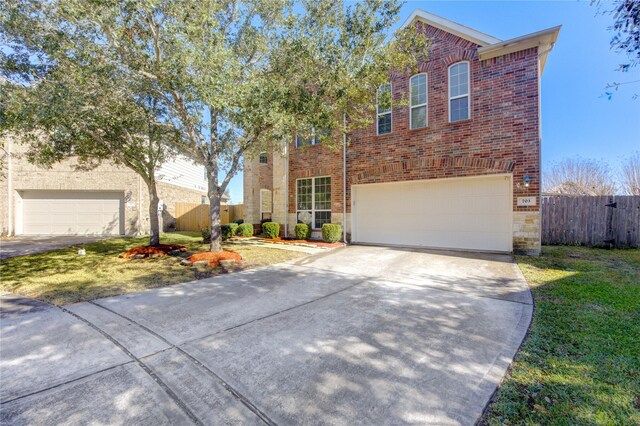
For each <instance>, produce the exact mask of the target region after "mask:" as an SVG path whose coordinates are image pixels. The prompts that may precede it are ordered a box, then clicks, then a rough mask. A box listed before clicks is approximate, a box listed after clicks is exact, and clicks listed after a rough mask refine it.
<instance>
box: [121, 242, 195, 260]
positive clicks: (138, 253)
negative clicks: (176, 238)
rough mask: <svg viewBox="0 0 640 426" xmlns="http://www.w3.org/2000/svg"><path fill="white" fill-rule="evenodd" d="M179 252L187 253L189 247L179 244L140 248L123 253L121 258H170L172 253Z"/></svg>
mask: <svg viewBox="0 0 640 426" xmlns="http://www.w3.org/2000/svg"><path fill="white" fill-rule="evenodd" d="M175 250H179V251H187V247H185V246H181V245H179V244H157V245H155V246H139V247H134V248H132V249H130V250H127V251H126V252H124V253H122V254H121V255H120V257H123V258H125V259H129V258H132V257H136V258H145V257H156V256H168V255H169V253H170V252H172V251H175Z"/></svg>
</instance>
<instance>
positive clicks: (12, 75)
mask: <svg viewBox="0 0 640 426" xmlns="http://www.w3.org/2000/svg"><path fill="white" fill-rule="evenodd" d="M48 6H50V5H38V4H34V3H29V2H23V3H14V4H11V5H9V4H5V5H4V6H3V7H2V9H1V13H2V15H1V21H0V33H1V34H2V38H3V42H4V44H5V50H3V52H2V54H1V56H0V60H1V62H0V65H1V70H2V74H3V76H4V77H5V78H4V79H3V80H2V82H1V86H2V93H1V94H0V105H1V106H2V108H1V113H0V131H3V132H16V133H18V134H19V135H20V136H21V137H20V141H21V142H23V143H27V144H28V145H29V149H28V152H27V158H28V159H29V161H30V162H32V163H35V164H38V165H41V166H45V167H51V166H53V164H55V163H56V162H59V161H62V160H64V159H69V158H74V159H76V160H77V163H76V164H77V168H78V169H80V170H89V169H92V168H94V167H96V166H97V165H98V164H100V162H102V161H104V160H110V161H112V162H115V163H116V164H120V165H123V166H126V167H128V168H130V169H132V170H133V171H135V172H136V173H137V174H138V175H140V176H141V177H142V179H143V180H144V182H145V183H146V185H147V188H148V193H149V221H150V241H149V243H150V244H151V245H155V244H158V243H159V242H160V227H159V220H158V213H157V212H158V202H159V198H158V194H157V189H156V176H155V172H156V170H157V168H158V167H159V166H160V164H161V163H162V162H164V161H166V160H167V159H168V158H169V157H170V154H171V152H172V151H171V150H170V147H171V146H172V145H173V144H174V143H175V140H176V139H177V138H179V136H180V135H179V133H178V132H177V131H176V129H175V128H174V127H173V126H172V125H171V124H170V123H167V122H166V120H165V113H164V112H165V109H166V108H165V106H164V105H163V104H162V101H161V100H159V99H158V98H157V96H156V93H155V92H154V91H152V90H150V87H149V86H148V84H147V83H146V81H144V80H142V79H134V78H131V76H130V75H129V74H128V73H126V72H123V71H122V70H121V68H120V67H119V65H118V64H117V63H115V62H113V61H109V60H107V58H104V57H103V56H102V55H101V51H100V50H99V49H97V48H96V45H95V44H94V43H92V42H91V41H89V40H88V39H87V38H88V37H87V35H88V34H90V31H91V29H90V28H87V27H86V26H83V25H81V22H78V21H76V20H74V19H73V18H71V19H70V17H73V9H71V11H67V10H65V9H64V8H61V9H60V10H57V11H54V10H52V9H49V8H48ZM59 6H62V4H60V5H59ZM69 22H74V23H76V25H75V26H74V27H73V31H70V30H69V31H64V29H65V28H66V25H68V24H69Z"/></svg>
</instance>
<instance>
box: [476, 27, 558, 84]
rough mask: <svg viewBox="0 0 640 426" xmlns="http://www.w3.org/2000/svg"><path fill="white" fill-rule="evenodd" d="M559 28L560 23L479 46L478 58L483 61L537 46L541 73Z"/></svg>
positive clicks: (556, 38)
mask: <svg viewBox="0 0 640 426" xmlns="http://www.w3.org/2000/svg"><path fill="white" fill-rule="evenodd" d="M561 28H562V25H558V26H555V27H552V28H548V29H546V30H542V31H537V32H535V33H531V34H527V35H523V36H520V37H516V38H512V39H510V40H505V41H501V42H500V43H496V44H492V45H489V46H484V47H480V48H479V49H478V58H479V59H480V60H481V61H484V60H486V59H492V58H497V57H498V56H504V55H508V54H509V53H514V52H519V51H521V50H525V49H530V48H532V47H538V52H539V55H540V73H541V74H542V70H543V69H544V64H545V62H546V61H547V55H548V54H549V52H550V51H551V49H553V46H554V44H555V43H556V41H557V40H558V34H559V33H560V29H561Z"/></svg>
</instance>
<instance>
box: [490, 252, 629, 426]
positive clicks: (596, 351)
mask: <svg viewBox="0 0 640 426" xmlns="http://www.w3.org/2000/svg"><path fill="white" fill-rule="evenodd" d="M517 261H518V264H519V265H520V268H521V269H522V272H523V273H524V275H525V277H526V279H527V281H528V282H529V285H530V287H531V290H532V292H533V296H534V301H535V311H534V317H533V323H532V325H531V328H530V334H529V336H528V337H527V338H526V340H525V342H524V344H523V346H522V348H521V350H520V352H519V353H518V355H517V356H516V360H515V362H514V363H513V365H512V367H511V369H510V371H509V372H508V374H507V377H505V380H504V382H503V384H502V386H501V387H500V389H499V390H498V392H497V394H496V395H495V398H494V400H493V403H492V404H491V405H490V407H489V409H488V411H487V413H486V414H485V416H484V417H483V420H482V423H483V424H490V425H505V424H507V425H525V424H526V425H538V424H553V425H594V424H602V425H613V424H616V425H625V424H628V425H638V424H640V250H637V249H634V250H602V249H589V248H581V247H544V249H543V255H542V256H540V257H538V258H536V257H518V258H517Z"/></svg>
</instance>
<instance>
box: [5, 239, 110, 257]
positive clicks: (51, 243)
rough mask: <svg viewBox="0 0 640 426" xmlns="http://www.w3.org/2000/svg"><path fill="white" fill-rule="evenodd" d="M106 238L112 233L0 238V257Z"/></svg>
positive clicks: (45, 250) (37, 251) (48, 249)
mask: <svg viewBox="0 0 640 426" xmlns="http://www.w3.org/2000/svg"><path fill="white" fill-rule="evenodd" d="M106 238H115V236H113V235H107V236H101V235H70V236H67V235H50V236H46V235H43V236H31V235H28V236H27V235H25V236H18V237H12V238H6V239H2V240H0V259H7V258H9V257H17V256H26V255H28V254H36V253H45V252H48V251H51V250H57V249H60V248H65V247H71V246H75V245H81V244H86V243H92V242H94V241H98V240H103V239H106Z"/></svg>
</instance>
